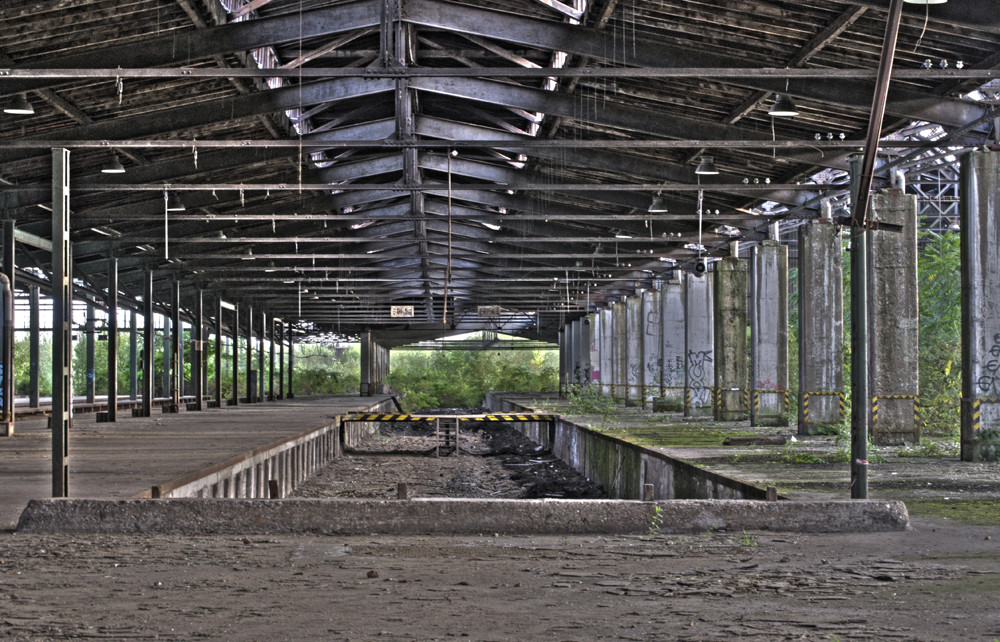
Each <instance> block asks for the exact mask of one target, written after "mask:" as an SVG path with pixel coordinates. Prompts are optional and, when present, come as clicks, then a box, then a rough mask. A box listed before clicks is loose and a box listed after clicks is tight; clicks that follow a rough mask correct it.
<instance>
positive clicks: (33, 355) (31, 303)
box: [28, 285, 41, 408]
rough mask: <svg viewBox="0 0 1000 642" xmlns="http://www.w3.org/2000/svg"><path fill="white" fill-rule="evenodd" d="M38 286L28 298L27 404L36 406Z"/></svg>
mask: <svg viewBox="0 0 1000 642" xmlns="http://www.w3.org/2000/svg"><path fill="white" fill-rule="evenodd" d="M38 295H39V291H38V286H37V285H33V286H31V289H30V290H29V299H28V361H29V363H28V405H29V406H30V407H32V408H37V407H38V397H39V396H40V395H39V392H38V387H39V372H40V371H39V369H38V366H39V363H38V360H39V357H40V355H39V353H40V351H41V330H40V325H41V324H40V313H39V300H38V299H39V296H38Z"/></svg>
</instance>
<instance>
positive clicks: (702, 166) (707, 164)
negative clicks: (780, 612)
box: [694, 156, 719, 176]
mask: <svg viewBox="0 0 1000 642" xmlns="http://www.w3.org/2000/svg"><path fill="white" fill-rule="evenodd" d="M694 173H695V174H698V175H699V176H714V175H716V174H718V173H719V170H717V169H716V168H715V159H714V158H713V157H711V156H702V157H701V159H700V160H699V161H698V167H696V168H695V170H694Z"/></svg>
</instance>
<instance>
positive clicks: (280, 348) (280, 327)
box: [277, 321, 285, 399]
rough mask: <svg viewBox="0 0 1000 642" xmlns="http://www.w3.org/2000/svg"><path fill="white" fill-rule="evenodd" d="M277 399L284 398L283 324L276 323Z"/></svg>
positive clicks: (280, 322) (281, 322)
mask: <svg viewBox="0 0 1000 642" xmlns="http://www.w3.org/2000/svg"><path fill="white" fill-rule="evenodd" d="M277 337H278V399H284V398H285V322H284V321H279V322H278V334H277Z"/></svg>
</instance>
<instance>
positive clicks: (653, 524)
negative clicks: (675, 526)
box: [649, 506, 663, 537]
mask: <svg viewBox="0 0 1000 642" xmlns="http://www.w3.org/2000/svg"><path fill="white" fill-rule="evenodd" d="M662 528H663V508H662V507H661V506H654V507H653V517H652V518H651V519H650V522H649V534H650V535H652V536H654V537H655V536H657V535H659V534H660V529H662Z"/></svg>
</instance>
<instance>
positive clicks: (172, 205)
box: [167, 192, 187, 212]
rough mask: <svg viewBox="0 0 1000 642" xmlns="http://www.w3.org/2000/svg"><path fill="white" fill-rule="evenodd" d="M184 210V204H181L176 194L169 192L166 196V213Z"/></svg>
mask: <svg viewBox="0 0 1000 642" xmlns="http://www.w3.org/2000/svg"><path fill="white" fill-rule="evenodd" d="M186 209H187V207H185V205H184V203H183V202H181V199H180V197H178V196H177V194H175V193H174V192H170V194H169V195H168V196H167V211H168V212H183V211H184V210H186Z"/></svg>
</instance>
